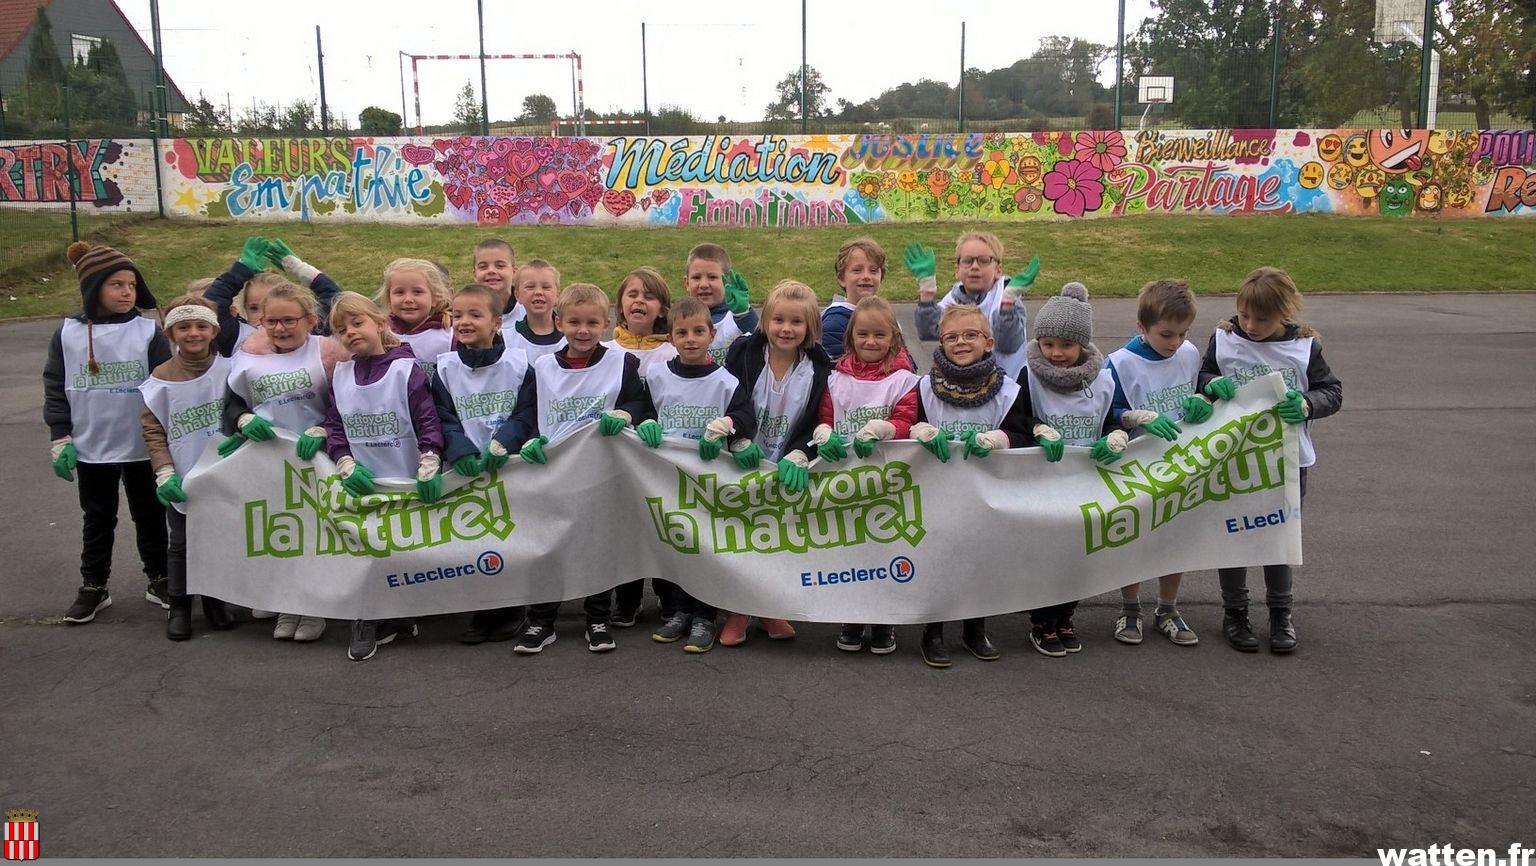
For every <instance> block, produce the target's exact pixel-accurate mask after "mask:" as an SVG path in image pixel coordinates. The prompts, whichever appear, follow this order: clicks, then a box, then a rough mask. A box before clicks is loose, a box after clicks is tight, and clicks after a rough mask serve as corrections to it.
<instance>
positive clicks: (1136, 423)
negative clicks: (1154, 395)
mask: <svg viewBox="0 0 1536 866" xmlns="http://www.w3.org/2000/svg"><path fill="white" fill-rule="evenodd" d="M1156 420H1157V413H1156V412H1153V411H1152V410H1151V409H1127V410H1125V411H1124V412H1123V413H1121V415H1120V426H1121V427H1124V428H1125V429H1127V430H1135V429H1136V428H1137V427H1140V426H1141V425H1143V424H1150V423H1152V422H1153V421H1156Z"/></svg>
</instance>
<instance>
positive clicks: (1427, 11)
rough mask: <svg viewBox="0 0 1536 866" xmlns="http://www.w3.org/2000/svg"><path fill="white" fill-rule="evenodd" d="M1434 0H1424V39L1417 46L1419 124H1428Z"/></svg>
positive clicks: (1433, 32) (1433, 34)
mask: <svg viewBox="0 0 1536 866" xmlns="http://www.w3.org/2000/svg"><path fill="white" fill-rule="evenodd" d="M1434 36H1435V0H1424V41H1423V43H1422V44H1421V45H1420V46H1419V126H1428V125H1429V84H1430V82H1429V60H1430V54H1431V53H1432V52H1433V51H1434V47H1435V46H1434Z"/></svg>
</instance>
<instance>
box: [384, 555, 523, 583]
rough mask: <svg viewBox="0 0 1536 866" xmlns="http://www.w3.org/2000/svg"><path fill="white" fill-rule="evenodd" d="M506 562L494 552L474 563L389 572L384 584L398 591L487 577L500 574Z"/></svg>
mask: <svg viewBox="0 0 1536 866" xmlns="http://www.w3.org/2000/svg"><path fill="white" fill-rule="evenodd" d="M506 564H507V563H506V560H505V559H503V558H502V555H501V554H499V553H497V552H496V551H494V550H487V551H486V552H484V553H482V554H480V555H479V556H477V557H475V561H474V562H466V563H463V564H462V565H440V566H438V567H437V568H433V569H429V570H427V571H405V572H398V571H397V572H390V573H389V574H386V575H384V582H385V583H387V584H389V588H390V589H398V588H399V587H402V586H417V585H419V584H423V583H435V582H437V581H440V580H452V579H454V578H456V577H468V576H469V575H472V574H484V575H487V576H490V575H495V574H501V570H502V569H503V568H505V567H506Z"/></svg>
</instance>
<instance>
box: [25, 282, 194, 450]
mask: <svg viewBox="0 0 1536 866" xmlns="http://www.w3.org/2000/svg"><path fill="white" fill-rule="evenodd" d="M134 273H138V271H137V269H134ZM99 294H100V287H99V286H97V287H96V288H93V289H92V290H90V291H86V289H85V288H84V287H82V288H81V290H80V310H81V311H80V312H79V313H77V314H75V315H74V316H71V317H70V318H72V319H74V320H75V321H77V322H85V323H86V324H88V325H117V324H121V323H123V322H128V321H132V320H134V319H137V318H138V317H139V311H138V310H136V309H134V310H129V311H128V312H126V313H121V314H119V315H116V316H88V315H87V311H94V310H95V309H96V299H97V296H98V295H99ZM135 303H136V304H139V305H143V304H146V303H147V304H148V305H149V306H150V307H153V306H154V305H155V299H154V297H153V296H152V295H150V294H149V291H148V289H146V288H145V286H144V277H143V276H142V275H140V276H139V297H138V300H137V301H135ZM63 333H64V326H63V325H60V326H59V329H58V330H57V331H54V332H53V340H52V341H50V342H49V343H48V359H47V360H46V361H44V362H43V423H45V424H47V425H48V436H49V438H50V439H58V438H60V437H62V436H68V435H70V434H71V433H73V432H74V429H75V424H74V419H73V418H72V416H71V414H70V409H69V395H68V394H66V393H65V391H64V377H65V375H66V374H65V370H64V341H63ZM170 359H171V344H170V342H169V341H168V340H166V338H165V332H164V331H163V330H160V329H156V330H155V334H154V336H153V337H150V338H149V369H151V370H153V369H155V368H156V367H158V366H160V365H161V364H163V363H165V362H166V361H169V360H170ZM130 433H131V435H134V436H138V435H140V431H139V430H138V429H137V428H135V429H133V430H132V431H130Z"/></svg>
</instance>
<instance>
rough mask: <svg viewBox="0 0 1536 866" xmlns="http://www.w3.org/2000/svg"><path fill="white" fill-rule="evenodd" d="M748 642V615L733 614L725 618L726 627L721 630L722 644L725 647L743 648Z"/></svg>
mask: <svg viewBox="0 0 1536 866" xmlns="http://www.w3.org/2000/svg"><path fill="white" fill-rule="evenodd" d="M746 641H747V615H746V614H744V613H731V614H726V616H725V627H724V628H722V629H720V643H722V644H724V645H725V646H741V645H742V644H744V643H746Z"/></svg>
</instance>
